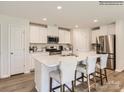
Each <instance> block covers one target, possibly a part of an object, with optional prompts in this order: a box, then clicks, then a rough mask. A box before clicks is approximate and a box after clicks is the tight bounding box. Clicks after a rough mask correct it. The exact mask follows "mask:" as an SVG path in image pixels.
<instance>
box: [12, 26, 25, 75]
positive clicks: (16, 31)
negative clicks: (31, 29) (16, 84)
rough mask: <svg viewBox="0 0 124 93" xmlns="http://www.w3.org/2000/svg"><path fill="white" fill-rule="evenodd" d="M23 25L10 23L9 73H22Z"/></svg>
mask: <svg viewBox="0 0 124 93" xmlns="http://www.w3.org/2000/svg"><path fill="white" fill-rule="evenodd" d="M24 31H25V29H24V26H21V25H10V75H14V74H19V73H24V61H25V56H24Z"/></svg>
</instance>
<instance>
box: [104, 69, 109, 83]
mask: <svg viewBox="0 0 124 93" xmlns="http://www.w3.org/2000/svg"><path fill="white" fill-rule="evenodd" d="M104 72H105V78H106V82H108V78H107V72H106V69H104Z"/></svg>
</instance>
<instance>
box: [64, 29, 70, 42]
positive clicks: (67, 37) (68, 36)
mask: <svg viewBox="0 0 124 93" xmlns="http://www.w3.org/2000/svg"><path fill="white" fill-rule="evenodd" d="M70 34H71V33H70V31H65V43H71V40H70V39H71V37H70Z"/></svg>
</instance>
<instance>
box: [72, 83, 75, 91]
mask: <svg viewBox="0 0 124 93" xmlns="http://www.w3.org/2000/svg"><path fill="white" fill-rule="evenodd" d="M74 91H75V90H74V81H72V92H74Z"/></svg>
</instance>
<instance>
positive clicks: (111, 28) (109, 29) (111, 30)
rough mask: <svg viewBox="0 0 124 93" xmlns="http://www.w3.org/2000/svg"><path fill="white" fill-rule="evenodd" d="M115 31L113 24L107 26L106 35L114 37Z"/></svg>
mask: <svg viewBox="0 0 124 93" xmlns="http://www.w3.org/2000/svg"><path fill="white" fill-rule="evenodd" d="M115 31H116V30H115V24H112V25H108V35H114V34H115Z"/></svg>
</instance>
